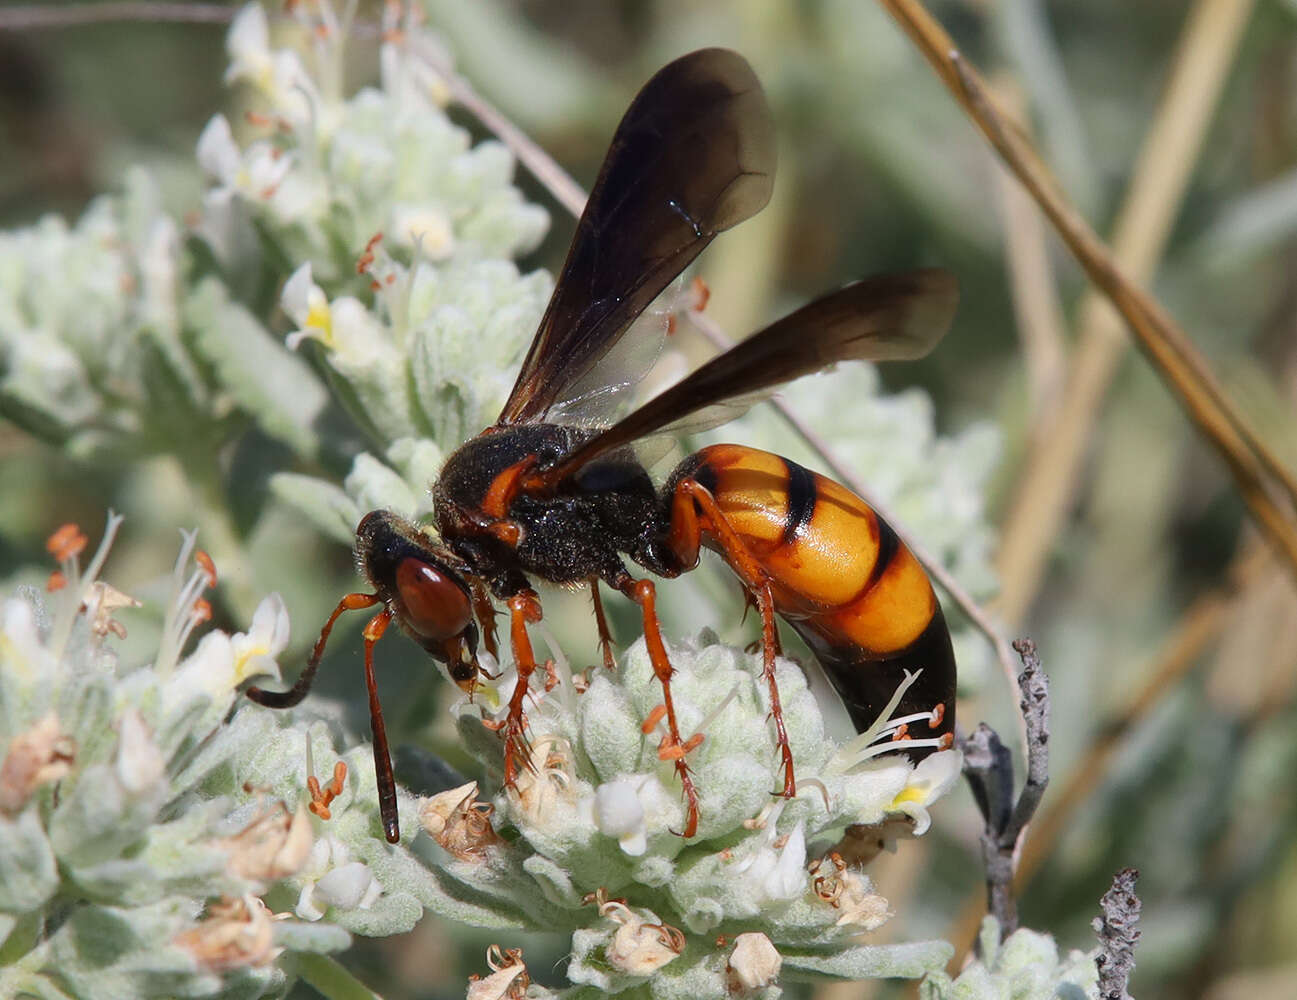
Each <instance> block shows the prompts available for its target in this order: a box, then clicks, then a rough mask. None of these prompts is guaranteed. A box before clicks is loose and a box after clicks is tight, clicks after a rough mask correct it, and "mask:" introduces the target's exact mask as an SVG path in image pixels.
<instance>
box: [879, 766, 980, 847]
mask: <svg viewBox="0 0 1297 1000" xmlns="http://www.w3.org/2000/svg"><path fill="white" fill-rule="evenodd" d="M963 767H964V755H963V754H962V753H960V752H959V751H958V750H942V751H939V752H938V753H934V754H931V755H930V756H928V757H925V758H924V759H923V760H921V761H919V763H918V764H917V765H916V766H915V768H914V770H913V772H911V774H910V778H909V781H907V782H906V783H905V788H903V789H902V790H901V791H900V793H899V794H897V796H896V798H894V799H893V800H892V804H891V806H890V807H889V808H888V811H889V812H894V813H904V814H905V815H906V816H909V817H911V818H912V819H913V820H914V835H915V836H916V837H918V836H921V835H923V834H924V833H926V832H927V830H928V827H929V826H931V825H932V817H931V816H929V815H928V806H929V805H930V804H932V803H933V802H934V801H936V800H937V799H939V798H940V797H941V796H943V795H945V794H946V792H947V791H948V790H949V789H950V787H951V786H952V785H954V783H955V782H956V781H958V780H959V775H960V773H961V772H962V770H963Z"/></svg>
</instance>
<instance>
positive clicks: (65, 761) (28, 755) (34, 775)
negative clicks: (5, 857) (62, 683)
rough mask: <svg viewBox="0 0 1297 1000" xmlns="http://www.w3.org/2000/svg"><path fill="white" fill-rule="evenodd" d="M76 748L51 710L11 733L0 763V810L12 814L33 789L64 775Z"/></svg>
mask: <svg viewBox="0 0 1297 1000" xmlns="http://www.w3.org/2000/svg"><path fill="white" fill-rule="evenodd" d="M76 749H77V746H76V741H74V740H73V739H72V737H71V736H68V735H67V734H66V733H64V732H63V729H62V727H61V726H60V725H59V720H58V716H56V715H55V714H54V713H53V712H50V713H49V714H47V715H46V716H45V717H44V718H43V719H41V720H40V721H39V722H37V723H36V724H35V725H34V726H32V727H31V728H30V729H28V730H27V731H26V732H23V733H19V734H18V735H17V736H15V737H14V739H13V741H12V742H11V743H10V744H9V751H8V753H6V754H5V759H4V763H3V764H0V812H3V813H5V814H6V815H9V816H13V815H16V814H17V813H19V812H21V811H22V808H23V806H25V805H26V804H27V802H28V800H29V799H30V798H31V796H32V793H33V792H34V791H35V790H36V789H37V788H39V787H40V786H41V785H46V784H49V783H50V782H52V781H58V780H59V779H60V778H63V777H65V776H66V775H67V774H68V773H69V772H71V770H72V764H73V762H74V761H75V759H76Z"/></svg>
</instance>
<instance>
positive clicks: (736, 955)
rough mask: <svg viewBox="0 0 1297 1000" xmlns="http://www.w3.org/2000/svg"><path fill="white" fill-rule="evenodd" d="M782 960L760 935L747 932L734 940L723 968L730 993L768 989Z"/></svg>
mask: <svg viewBox="0 0 1297 1000" xmlns="http://www.w3.org/2000/svg"><path fill="white" fill-rule="evenodd" d="M783 964H784V960H783V957H782V956H781V955H780V954H779V951H778V949H777V948H775V946H774V944H772V943H771V941H770V939H769V938H768V937H766V936H765V935H764V934H760V933H757V932H755V931H749V932H748V933H746V934H740V935H739V936H738V937H736V938H735V939H734V950H733V951H732V952H730V960H729V964H728V966H727V972H728V978H729V986H730V989H731V990H732V991H734V992H736V993H737V992H741V991H743V990H757V989H762V988H763V987H766V986H770V985H771V984H772V983H774V981H775V980H776V979H778V978H779V970H780V969H781V968H782V967H783Z"/></svg>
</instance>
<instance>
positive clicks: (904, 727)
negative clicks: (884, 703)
mask: <svg viewBox="0 0 1297 1000" xmlns="http://www.w3.org/2000/svg"><path fill="white" fill-rule="evenodd" d="M909 735H910V725H909V723H907V722H902V723H901V724H900V725H899V726H897V727H896V732H895V733H893V734H892V739H894V740H904V739H908V738H909Z"/></svg>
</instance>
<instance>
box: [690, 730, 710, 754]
mask: <svg viewBox="0 0 1297 1000" xmlns="http://www.w3.org/2000/svg"><path fill="white" fill-rule="evenodd" d="M706 738H707V737H706V736H704V735H703V734H702V733H694V734H693V735H692V736H690V737H689V739H687V740H685V753H688V752H689V751H690V750H695V749H697V748H698V747H700V746H702V742H703V740H705V739H706Z"/></svg>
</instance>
